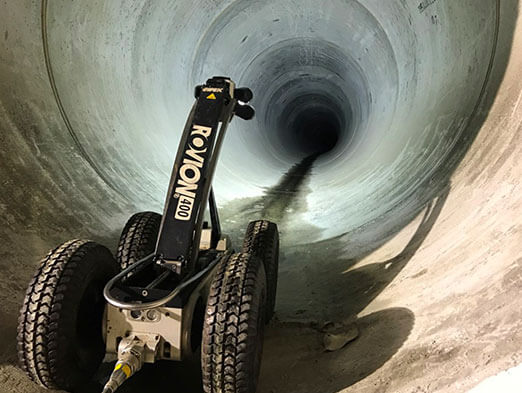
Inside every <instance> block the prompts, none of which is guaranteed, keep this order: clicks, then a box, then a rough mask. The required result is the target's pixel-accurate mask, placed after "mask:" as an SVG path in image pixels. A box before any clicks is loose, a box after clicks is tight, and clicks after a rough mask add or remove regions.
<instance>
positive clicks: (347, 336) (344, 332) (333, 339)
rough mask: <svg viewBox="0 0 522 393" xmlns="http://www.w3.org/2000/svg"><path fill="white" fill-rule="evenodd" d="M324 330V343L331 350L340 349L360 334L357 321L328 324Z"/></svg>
mask: <svg viewBox="0 0 522 393" xmlns="http://www.w3.org/2000/svg"><path fill="white" fill-rule="evenodd" d="M324 331H325V333H324V337H323V345H324V348H325V349H326V350H327V351H329V352H333V351H338V350H339V349H341V348H343V347H344V346H346V344H348V343H349V342H352V341H353V340H355V339H356V338H357V337H358V336H359V329H358V328H357V325H356V324H355V323H350V324H340V323H332V324H328V326H326V327H325V329H324Z"/></svg>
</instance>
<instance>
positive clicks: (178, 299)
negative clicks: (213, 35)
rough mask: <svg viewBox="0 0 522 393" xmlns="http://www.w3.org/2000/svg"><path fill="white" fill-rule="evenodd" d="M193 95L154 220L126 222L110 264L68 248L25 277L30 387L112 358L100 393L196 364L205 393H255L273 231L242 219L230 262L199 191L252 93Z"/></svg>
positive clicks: (70, 382)
mask: <svg viewBox="0 0 522 393" xmlns="http://www.w3.org/2000/svg"><path fill="white" fill-rule="evenodd" d="M195 95H196V102H195V104H194V106H193V108H192V111H191V113H190V115H189V118H188V120H187V124H186V126H185V129H184V131H183V134H182V137H181V142H180V146H179V149H178V152H177V156H176V160H175V163H174V168H173V171H172V177H171V181H170V186H169V191H168V195H167V200H166V203H165V209H164V213H163V216H162V215H160V214H156V213H152V212H145V213H138V214H135V215H134V216H132V217H131V218H130V220H129V221H128V222H127V224H126V226H125V228H124V229H123V233H122V235H121V238H120V241H119V246H118V250H117V255H116V258H114V257H113V255H112V254H111V252H110V251H109V250H108V249H107V248H105V247H104V246H101V245H99V244H97V243H94V242H92V241H85V240H72V241H68V242H66V243H64V244H62V245H61V246H59V247H57V248H55V249H54V250H52V251H51V252H50V253H49V254H48V255H47V256H46V257H45V258H44V259H43V260H42V262H41V264H40V267H39V269H38V271H37V272H36V274H35V275H34V277H33V279H32V281H31V283H30V285H29V288H28V290H27V294H26V297H25V300H24V303H23V306H22V310H21V313H20V320H19V324H18V354H19V358H20V362H21V365H22V367H23V369H24V370H25V372H26V373H27V374H28V375H29V376H30V377H31V379H32V380H33V381H35V382H36V383H38V384H40V385H41V386H43V387H46V388H50V389H62V390H66V391H75V390H78V388H80V387H82V386H83V385H84V384H85V383H86V382H88V381H90V380H91V379H92V378H93V376H94V374H95V373H96V371H97V370H98V368H99V366H100V364H101V363H102V362H103V361H105V362H109V361H116V364H115V367H114V370H113V371H112V374H111V375H110V377H109V378H108V381H107V380H105V381H103V382H104V383H105V382H106V384H105V387H104V388H103V393H112V392H114V391H115V390H116V389H117V388H118V387H119V386H120V385H121V384H122V383H123V382H124V381H125V380H127V379H128V378H129V377H131V376H132V375H133V374H135V373H136V372H137V371H138V370H140V368H141V367H142V366H143V364H144V363H154V362H155V361H159V360H175V361H182V360H185V359H188V358H190V357H194V356H195V357H197V356H200V358H201V370H202V378H203V389H204V391H205V392H206V393H218V392H219V393H255V391H256V386H257V379H258V375H259V368H260V363H261V355H262V347H263V331H264V325H265V324H266V323H267V322H268V321H269V320H270V318H271V317H272V315H273V312H274V305H275V294H276V285H277V270H278V254H279V235H278V231H277V226H276V225H275V224H274V223H271V222H269V221H264V220H261V221H253V222H250V224H249V225H248V228H247V231H246V235H245V240H244V242H243V246H242V249H241V252H240V253H235V252H234V250H233V249H232V247H231V243H230V239H229V238H228V237H227V236H224V235H223V234H222V233H221V226H220V223H219V218H218V211H217V207H216V202H215V199H214V194H213V191H212V187H211V183H212V178H213V175H214V170H215V167H216V163H217V158H218V155H219V152H220V148H221V145H222V143H223V139H224V136H225V131H226V128H227V126H228V124H229V123H230V121H231V120H232V118H233V117H234V116H238V117H240V118H243V119H245V120H249V119H251V118H252V117H253V116H254V110H253V109H252V108H251V107H250V106H249V105H248V102H249V101H250V100H251V99H252V92H251V91H250V90H249V89H246V88H236V87H235V84H234V83H233V82H232V81H231V80H230V79H229V78H225V77H214V78H212V79H209V80H208V81H207V83H206V84H205V85H201V86H198V87H196V90H195ZM207 204H208V210H207V209H206V206H207ZM207 217H210V225H209V222H208V220H207Z"/></svg>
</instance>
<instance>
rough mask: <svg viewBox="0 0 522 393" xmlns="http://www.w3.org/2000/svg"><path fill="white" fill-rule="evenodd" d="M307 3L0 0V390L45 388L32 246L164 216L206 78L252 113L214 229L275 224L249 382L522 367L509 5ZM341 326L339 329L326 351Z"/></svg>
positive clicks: (415, 384) (449, 379)
mask: <svg viewBox="0 0 522 393" xmlns="http://www.w3.org/2000/svg"><path fill="white" fill-rule="evenodd" d="M317 4H318V3H317V1H312V0H306V1H295V0H283V1H281V0H274V1H271V0H270V1H265V0H263V1H261V0H259V1H257V0H256V1H250V0H236V1H232V0H227V1H221V2H208V1H202V0H201V1H200V0H194V1H179V0H176V1H174V0H155V1H152V0H140V1H134V2H128V1H124V0H121V1H120V0H114V1H112V0H111V1H102V0H93V1H89V2H79V1H74V2H73V1H69V0H53V1H45V0H44V1H41V2H40V1H33V0H17V1H14V0H4V1H1V2H0V184H1V187H2V188H1V190H2V191H1V193H0V297H1V301H0V335H1V340H0V393H4V392H6V393H7V392H9V393H22V392H23V393H26V392H27V393H29V392H43V391H44V390H43V389H41V388H39V387H38V386H36V385H35V384H33V383H32V382H30V381H29V380H28V379H27V378H26V377H25V375H24V374H23V372H22V371H21V370H20V369H19V368H18V367H17V365H16V364H17V360H16V339H15V337H16V325H17V313H18V310H19V308H20V305H21V302H22V299H23V296H24V291H25V288H26V286H27V283H28V282H29V280H30V277H31V276H32V274H33V273H34V270H35V267H36V266H37V263H38V260H39V258H41V256H42V255H44V254H45V252H46V251H47V250H48V249H50V248H51V247H54V246H55V245H57V244H58V243H61V242H63V241H65V240H68V239H70V238H76V237H87V238H91V239H93V240H97V241H100V242H103V243H104V244H106V245H108V246H110V247H112V249H114V248H115V244H116V241H117V238H118V234H119V232H120V231H121V229H122V228H123V225H124V223H125V221H126V219H127V218H128V217H130V215H131V214H132V213H134V212H136V211H140V210H156V211H160V210H161V207H162V203H163V200H164V195H165V192H166V188H167V183H168V178H169V174H170V169H171V168H170V167H171V164H172V161H173V156H174V154H175V150H176V147H177V142H178V138H179V134H180V130H181V129H182V125H183V123H184V121H185V117H186V115H187V113H188V108H189V106H190V103H191V100H192V98H191V97H192V88H193V86H194V85H195V84H197V83H200V82H202V81H204V80H205V79H206V78H207V77H208V76H210V75H214V74H227V75H230V76H232V77H233V78H234V79H236V80H238V81H240V83H241V84H244V85H247V86H249V87H252V88H253V90H254V93H255V94H256V97H255V99H254V105H255V107H256V109H257V117H256V120H255V121H253V122H251V123H244V122H241V121H239V120H235V121H234V126H233V127H231V129H230V130H229V133H228V135H227V139H226V142H225V144H226V146H225V148H224V150H223V155H222V160H221V161H220V166H219V168H218V171H217V175H216V181H215V186H216V193H217V196H218V200H219V203H220V207H221V208H222V215H223V217H222V218H223V220H222V221H223V226H224V228H225V229H226V230H227V231H228V232H230V233H231V235H232V237H233V239H234V240H235V241H236V242H237V241H240V239H241V237H242V235H243V233H244V229H245V228H246V225H247V222H248V221H249V220H251V219H256V218H258V217H265V218H268V219H272V220H274V221H276V222H277V223H278V224H279V228H280V231H281V261H280V274H279V276H280V279H279V292H278V298H277V305H276V320H275V321H274V322H272V323H271V325H270V326H269V328H268V331H267V334H266V338H265V349H264V357H263V365H262V372H261V377H260V386H259V392H260V393H278V392H285V393H301V392H302V393H305V392H306V393H315V392H317V393H338V392H346V393H349V392H358V393H373V392H379V393H383V392H390V393H392V392H393V393H421V392H422V393H428V392H429V393H431V392H450V393H451V392H466V391H468V390H469V389H472V388H473V387H475V386H477V385H478V384H479V383H480V382H481V381H483V380H485V379H486V378H488V377H490V376H492V375H495V374H498V373H500V372H501V371H503V370H508V369H511V368H513V367H515V366H517V365H519V364H520V363H522V297H521V296H520V293H521V291H522V246H521V244H522V220H521V218H520V217H521V216H522V197H521V195H522V186H521V184H520V179H521V178H522V161H521V160H520V157H521V156H522V137H521V131H522V79H521V78H520V70H522V22H521V20H520V18H519V13H520V11H521V8H520V5H519V3H518V1H517V0H498V1H496V0H459V1H458V2H456V1H453V0H429V1H428V0H426V1H420V0H417V1H413V0H393V1H391V0H390V1H386V2H382V1H380V0H364V1H363V0H359V1H355V0H354V1H344V0H327V1H324V2H321V6H320V7H319V6H318V5H317ZM310 124H315V126H314V127H311V126H310ZM316 126H317V127H316ZM318 127H319V128H318ZM321 127H323V128H325V127H326V128H328V131H327V132H323V133H322V134H321V132H319V131H318V129H321ZM334 145H335V146H334ZM327 146H329V147H328V149H329V148H330V147H332V146H334V147H333V148H332V149H331V150H329V151H327V152H324V150H328V149H327V148H326V147H327ZM346 321H349V323H347V324H346V326H347V329H353V326H354V325H355V326H356V327H357V330H358V337H357V338H356V339H355V340H353V341H352V342H350V343H348V344H347V345H345V346H343V347H342V348H341V349H339V350H336V351H332V352H329V351H326V350H325V348H324V342H323V339H324V327H325V326H326V325H327V324H329V323H333V324H342V323H345V322H346ZM337 326H339V325H337ZM341 333H342V332H341ZM348 333H349V332H348ZM336 334H339V333H338V332H336ZM102 377H103V370H101V371H100V376H99V378H102ZM99 378H98V379H99ZM97 383H98V382H96V381H93V383H92V385H90V386H86V387H85V391H86V392H95V391H98V389H99V386H98V384H97ZM484 386H485V385H484ZM167 388H168V389H169V391H172V392H199V391H200V387H199V380H198V372H197V367H195V365H194V364H163V363H162V364H159V365H156V366H151V367H145V369H144V370H143V371H141V372H140V373H139V374H138V375H136V376H135V377H133V379H132V380H131V381H129V382H128V383H127V384H126V385H124V387H123V388H122V389H121V391H122V393H124V392H129V393H133V392H142V391H150V392H154V391H164V390H165V389H167ZM499 391H500V390H499Z"/></svg>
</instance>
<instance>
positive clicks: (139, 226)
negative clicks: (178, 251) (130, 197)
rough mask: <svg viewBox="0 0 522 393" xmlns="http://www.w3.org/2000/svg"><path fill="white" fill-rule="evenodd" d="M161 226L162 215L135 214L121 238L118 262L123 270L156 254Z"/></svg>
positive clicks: (117, 254) (151, 213)
mask: <svg viewBox="0 0 522 393" xmlns="http://www.w3.org/2000/svg"><path fill="white" fill-rule="evenodd" d="M160 225H161V214H158V213H154V212H141V213H136V214H134V215H133V216H132V217H131V218H130V219H129V221H127V224H126V225H125V228H123V231H122V233H121V236H120V242H119V243H118V251H117V252H116V260H117V261H118V263H119V264H120V267H121V270H124V269H126V268H127V267H129V266H130V265H132V264H133V263H135V262H137V261H139V260H140V259H142V258H145V257H146V256H147V255H150V254H152V253H153V252H154V250H155V248H156V241H157V240H158V234H159V230H160Z"/></svg>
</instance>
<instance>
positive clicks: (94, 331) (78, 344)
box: [17, 240, 118, 391]
mask: <svg viewBox="0 0 522 393" xmlns="http://www.w3.org/2000/svg"><path fill="white" fill-rule="evenodd" d="M117 272H118V265H117V263H116V260H115V259H114V257H113V256H112V254H111V252H110V251H109V250H108V249H107V248H105V247H103V246H101V245H99V244H96V243H94V242H91V241H86V240H71V241H69V242H66V243H64V244H62V245H61V246H59V247H57V248H56V249H54V250H52V251H51V252H50V253H49V254H48V255H47V256H46V257H45V258H44V259H43V260H42V261H41V265H40V267H39V269H38V271H37V272H36V274H35V275H34V277H33V279H32V281H31V283H30V284H29V288H28V289H27V293H26V296H25V299H24V303H23V306H22V309H21V312H20V318H19V321H18V337H17V341H18V358H19V360H20V364H21V366H22V368H23V370H24V371H25V372H26V373H27V375H29V377H30V378H31V379H32V380H33V381H34V382H36V383H38V384H39V385H41V386H43V387H45V388H49V389H62V390H67V391H74V390H76V389H77V388H78V387H80V386H83V385H84V384H85V383H86V382H88V381H90V379H91V378H92V376H93V375H94V373H95V372H96V370H97V369H98V368H99V366H100V364H101V362H102V359H103V357H104V355H105V343H104V340H103V334H102V324H103V322H102V321H103V314H104V310H105V299H104V298H103V287H104V286H105V284H106V283H107V281H109V279H110V278H112V277H113V276H114V275H115V274H117Z"/></svg>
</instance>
